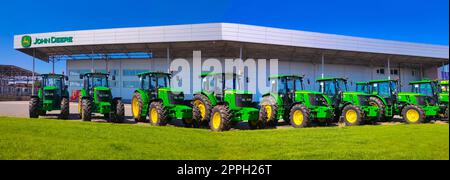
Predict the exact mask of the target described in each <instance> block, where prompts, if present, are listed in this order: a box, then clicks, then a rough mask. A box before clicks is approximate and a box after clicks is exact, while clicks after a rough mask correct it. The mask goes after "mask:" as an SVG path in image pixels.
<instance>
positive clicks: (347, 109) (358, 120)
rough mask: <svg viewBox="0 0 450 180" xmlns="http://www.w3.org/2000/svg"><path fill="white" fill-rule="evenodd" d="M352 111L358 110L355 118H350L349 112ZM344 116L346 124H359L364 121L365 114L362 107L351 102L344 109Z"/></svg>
mask: <svg viewBox="0 0 450 180" xmlns="http://www.w3.org/2000/svg"><path fill="white" fill-rule="evenodd" d="M350 111H354V112H356V119H355V120H350V119H349V117H348V115H347V113H350ZM342 116H343V117H344V118H343V120H344V123H345V125H346V126H357V125H361V124H362V123H363V117H364V114H363V113H362V111H361V109H360V108H359V107H357V106H355V105H352V104H349V105H347V106H345V107H344V109H343V110H342Z"/></svg>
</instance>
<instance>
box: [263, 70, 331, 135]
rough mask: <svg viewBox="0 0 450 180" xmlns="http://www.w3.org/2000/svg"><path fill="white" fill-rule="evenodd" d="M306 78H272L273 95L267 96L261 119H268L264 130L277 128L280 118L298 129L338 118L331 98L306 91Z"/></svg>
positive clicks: (286, 76)
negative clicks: (304, 84) (304, 79)
mask: <svg viewBox="0 0 450 180" xmlns="http://www.w3.org/2000/svg"><path fill="white" fill-rule="evenodd" d="M303 78H304V76H296V75H275V76H271V77H269V81H270V84H271V91H270V93H267V94H264V95H263V98H262V101H261V110H260V113H266V114H260V116H264V115H265V116H267V118H266V120H267V121H266V122H262V126H263V127H275V126H276V125H277V122H278V121H279V120H280V119H283V120H284V121H285V122H287V123H290V124H291V125H292V126H293V127H294V128H303V127H307V126H310V125H311V123H312V122H313V121H315V122H322V123H323V122H326V123H329V122H330V121H329V120H331V119H333V116H334V109H333V107H332V106H331V99H330V98H329V97H328V96H325V95H324V94H322V93H320V92H314V91H306V90H304V86H303Z"/></svg>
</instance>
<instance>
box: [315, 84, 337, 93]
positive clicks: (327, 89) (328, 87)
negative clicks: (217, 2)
mask: <svg viewBox="0 0 450 180" xmlns="http://www.w3.org/2000/svg"><path fill="white" fill-rule="evenodd" d="M319 84H320V87H319V88H320V89H319V91H320V92H322V93H324V94H326V95H328V96H334V95H335V94H337V92H336V87H335V86H334V82H333V81H321V82H320V83H319Z"/></svg>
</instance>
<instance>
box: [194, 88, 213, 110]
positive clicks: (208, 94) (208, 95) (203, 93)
mask: <svg viewBox="0 0 450 180" xmlns="http://www.w3.org/2000/svg"><path fill="white" fill-rule="evenodd" d="M197 94H201V95H203V96H206V97H207V98H208V99H209V101H210V102H211V105H212V106H213V107H214V106H216V105H217V103H218V102H217V99H216V97H215V96H214V93H206V92H204V91H201V92H197V93H195V94H194V96H195V95H197Z"/></svg>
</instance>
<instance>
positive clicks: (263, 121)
mask: <svg viewBox="0 0 450 180" xmlns="http://www.w3.org/2000/svg"><path fill="white" fill-rule="evenodd" d="M274 122H275V121H268V118H267V111H266V109H265V108H263V107H261V109H260V110H259V117H258V128H260V129H269V128H276V126H277V125H276V123H274Z"/></svg>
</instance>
